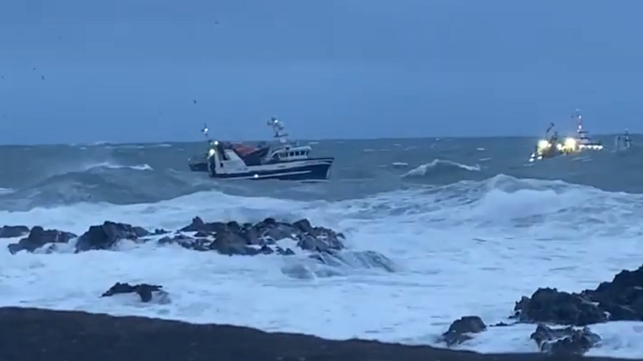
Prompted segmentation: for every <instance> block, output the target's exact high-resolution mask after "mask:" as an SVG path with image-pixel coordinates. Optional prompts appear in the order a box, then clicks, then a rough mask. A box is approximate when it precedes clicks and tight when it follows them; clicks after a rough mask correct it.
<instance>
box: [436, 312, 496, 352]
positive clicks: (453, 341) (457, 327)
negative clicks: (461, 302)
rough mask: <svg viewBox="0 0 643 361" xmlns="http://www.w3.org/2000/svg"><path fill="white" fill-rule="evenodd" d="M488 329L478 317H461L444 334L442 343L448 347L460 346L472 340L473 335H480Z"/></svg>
mask: <svg viewBox="0 0 643 361" xmlns="http://www.w3.org/2000/svg"><path fill="white" fill-rule="evenodd" d="M486 329H487V326H486V325H485V323H484V322H483V321H482V319H481V318H480V317H478V316H464V317H461V318H459V319H457V320H455V321H453V323H452V324H451V326H449V329H448V330H447V331H446V332H445V333H443V334H442V339H441V341H442V342H445V343H446V344H447V346H448V347H452V346H456V345H459V344H461V343H463V342H465V341H468V340H470V339H471V338H472V337H473V336H472V335H473V334H476V333H480V332H482V331H484V330H486Z"/></svg>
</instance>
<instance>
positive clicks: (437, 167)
mask: <svg viewBox="0 0 643 361" xmlns="http://www.w3.org/2000/svg"><path fill="white" fill-rule="evenodd" d="M453 171H467V172H480V166H479V165H477V164H476V165H466V164H461V163H458V162H454V161H450V160H444V159H434V160H433V161H431V162H429V163H425V164H422V165H420V166H417V167H415V168H414V169H411V170H410V171H408V172H407V173H405V174H404V175H403V176H402V177H424V176H427V175H433V174H438V173H443V172H453Z"/></svg>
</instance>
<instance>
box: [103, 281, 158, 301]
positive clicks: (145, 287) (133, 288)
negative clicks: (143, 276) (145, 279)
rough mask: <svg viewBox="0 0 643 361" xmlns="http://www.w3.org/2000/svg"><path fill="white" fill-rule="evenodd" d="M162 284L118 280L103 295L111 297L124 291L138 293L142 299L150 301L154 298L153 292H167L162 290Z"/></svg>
mask: <svg viewBox="0 0 643 361" xmlns="http://www.w3.org/2000/svg"><path fill="white" fill-rule="evenodd" d="M162 288H163V287H162V286H157V285H149V284H147V283H141V284H138V285H130V284H129V283H120V282H117V283H116V284H114V285H113V286H112V287H110V288H109V289H108V290H107V291H105V292H104V293H103V294H102V295H101V297H110V296H114V295H119V294H124V293H137V294H138V295H139V296H140V297H141V301H143V302H150V301H151V300H152V293H153V292H159V293H163V294H165V292H164V291H163V290H162Z"/></svg>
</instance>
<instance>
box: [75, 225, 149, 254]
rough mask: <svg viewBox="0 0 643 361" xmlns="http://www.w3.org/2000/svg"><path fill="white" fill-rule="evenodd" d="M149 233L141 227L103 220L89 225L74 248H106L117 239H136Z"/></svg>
mask: <svg viewBox="0 0 643 361" xmlns="http://www.w3.org/2000/svg"><path fill="white" fill-rule="evenodd" d="M149 235H150V232H149V231H147V230H145V229H144V228H141V227H135V226H132V225H129V224H125V223H115V222H110V221H105V223H103V224H102V225H100V226H91V227H89V230H88V231H87V232H85V233H84V234H83V235H82V236H80V237H79V238H78V241H77V242H76V250H77V251H78V252H85V251H90V250H99V249H101V250H108V249H112V248H113V247H114V246H115V245H116V243H117V242H118V241H121V240H132V241H136V240H138V239H139V237H145V236H149Z"/></svg>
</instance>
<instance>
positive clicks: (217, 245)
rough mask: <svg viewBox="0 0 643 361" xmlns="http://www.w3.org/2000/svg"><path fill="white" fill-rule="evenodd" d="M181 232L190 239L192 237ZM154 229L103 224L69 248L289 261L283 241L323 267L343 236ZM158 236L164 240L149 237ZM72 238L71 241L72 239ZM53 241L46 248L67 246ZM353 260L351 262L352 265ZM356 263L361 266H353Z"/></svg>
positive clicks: (276, 224)
mask: <svg viewBox="0 0 643 361" xmlns="http://www.w3.org/2000/svg"><path fill="white" fill-rule="evenodd" d="M185 232H190V233H193V235H192V236H190V235H188V234H185ZM168 233H169V232H167V231H165V230H162V229H157V230H155V231H154V232H149V231H147V230H146V229H144V228H141V227H137V226H133V225H130V224H125V223H116V222H111V221H106V222H104V223H103V224H102V225H94V226H91V227H89V229H88V230H87V231H86V232H85V233H84V234H82V235H81V236H80V237H78V239H77V242H76V244H75V247H76V252H85V251H90V250H111V249H114V247H115V246H116V245H117V244H118V243H119V242H120V241H122V240H131V241H135V242H139V243H143V242H148V241H150V240H157V242H158V244H160V245H168V244H175V245H179V246H181V247H183V248H187V249H190V250H195V251H215V252H217V253H219V254H223V255H228V256H254V255H268V254H274V253H276V254H279V255H284V256H291V255H294V254H295V252H294V251H293V249H291V248H288V247H285V246H284V244H281V245H278V244H277V243H278V242H281V241H283V240H290V241H292V243H291V244H292V245H293V246H296V247H297V248H299V249H301V250H304V251H308V252H311V253H318V254H320V253H323V254H325V256H324V257H321V258H320V260H322V261H323V263H327V264H329V263H333V261H331V260H328V259H326V258H329V257H331V258H332V257H334V258H337V257H339V253H338V252H339V251H341V250H343V249H344V244H343V243H342V241H341V240H342V239H343V238H344V236H343V235H342V234H341V233H337V232H335V231H333V230H332V229H328V228H324V227H314V226H313V225H312V224H311V223H310V221H309V220H307V219H301V220H298V221H296V222H293V223H288V222H280V221H277V220H275V219H274V218H266V219H264V220H262V221H260V222H257V223H254V224H253V223H243V224H240V223H238V222H235V221H228V222H205V221H203V219H201V218H200V217H194V218H193V219H192V221H191V223H190V224H189V225H187V226H185V227H183V228H181V229H179V230H178V231H176V232H174V233H173V234H168ZM160 235H164V237H155V236H160ZM74 237H75V236H74ZM68 240H69V239H66V240H62V238H61V240H54V241H52V242H67V241H68ZM35 244H36V245H31V244H28V245H12V246H11V247H10V250H11V251H12V252H17V251H19V250H22V249H24V250H27V251H33V250H34V249H35V248H37V247H38V245H40V244H42V242H40V243H38V242H36V243H35ZM353 258H354V260H353V261H351V262H344V261H341V260H339V261H338V262H339V263H340V264H341V263H344V264H354V265H357V264H360V265H359V266H360V267H380V268H384V269H387V270H392V268H391V267H389V266H390V264H391V263H390V262H389V260H388V259H386V258H385V257H383V256H381V255H377V254H375V253H373V254H367V253H365V254H364V255H361V256H357V255H355V256H354V257H353ZM356 260H357V261H356ZM359 260H361V261H359Z"/></svg>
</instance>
